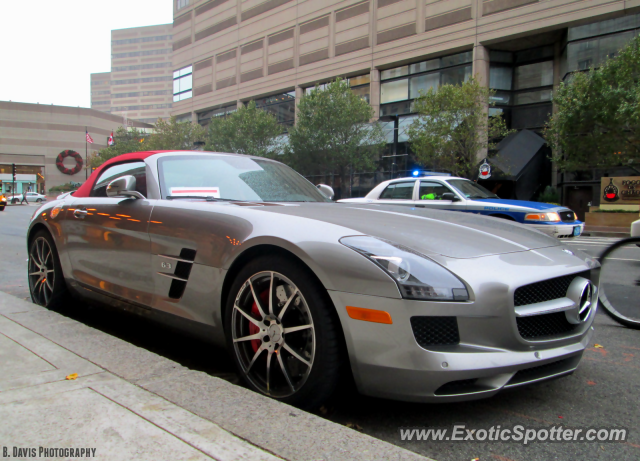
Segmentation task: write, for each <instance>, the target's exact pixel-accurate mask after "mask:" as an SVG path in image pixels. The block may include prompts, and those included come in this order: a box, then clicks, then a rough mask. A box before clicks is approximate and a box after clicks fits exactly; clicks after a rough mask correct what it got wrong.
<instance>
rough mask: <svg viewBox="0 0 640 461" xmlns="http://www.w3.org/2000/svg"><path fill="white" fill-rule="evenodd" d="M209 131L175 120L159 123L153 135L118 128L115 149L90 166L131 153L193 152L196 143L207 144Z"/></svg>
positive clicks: (91, 161) (96, 158)
mask: <svg viewBox="0 0 640 461" xmlns="http://www.w3.org/2000/svg"><path fill="white" fill-rule="evenodd" d="M205 137H206V130H205V129H204V128H202V127H201V126H200V125H198V124H197V123H190V122H189V123H179V122H177V121H176V118H175V117H171V118H170V119H169V120H168V121H165V120H163V119H158V121H157V122H156V124H155V125H154V129H153V133H150V134H146V133H144V132H142V131H140V130H137V129H136V128H129V129H126V128H124V127H118V129H117V130H116V132H115V134H114V135H113V140H114V142H115V143H114V145H113V146H110V147H107V148H106V149H102V150H101V151H100V152H98V155H96V156H93V157H92V158H91V160H90V161H89V163H90V164H91V166H92V167H93V168H95V167H98V166H100V165H102V164H103V163H104V162H106V161H107V160H109V159H110V158H113V157H117V156H118V155H122V154H128V153H129V152H140V151H145V150H193V147H194V146H193V143H194V142H195V141H204V140H205Z"/></svg>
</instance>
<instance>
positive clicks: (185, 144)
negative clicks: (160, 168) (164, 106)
mask: <svg viewBox="0 0 640 461" xmlns="http://www.w3.org/2000/svg"><path fill="white" fill-rule="evenodd" d="M206 134H207V130H206V129H204V128H203V127H201V126H200V125H198V124H197V123H191V122H178V121H176V117H175V116H171V117H170V118H169V120H163V119H161V118H160V119H158V121H157V122H156V124H155V126H154V128H153V133H152V134H151V135H150V136H148V138H147V139H145V140H144V143H143V144H144V148H145V150H193V148H194V143H195V142H197V141H200V142H204V141H206Z"/></svg>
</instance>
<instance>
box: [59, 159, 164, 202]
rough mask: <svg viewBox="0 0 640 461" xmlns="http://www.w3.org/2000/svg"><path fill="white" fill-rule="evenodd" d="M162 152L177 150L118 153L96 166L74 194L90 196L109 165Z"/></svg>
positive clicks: (76, 195) (75, 195)
mask: <svg viewBox="0 0 640 461" xmlns="http://www.w3.org/2000/svg"><path fill="white" fill-rule="evenodd" d="M162 152H176V151H170V150H150V151H146V152H132V153H130V154H122V155H118V156H117V157H113V158H112V159H109V160H107V161H106V162H104V163H103V164H102V165H100V166H99V167H98V168H96V171H94V172H93V173H91V176H89V179H87V180H86V181H85V182H84V184H83V185H82V186H80V188H79V189H78V190H77V191H75V192H74V193H73V194H72V195H73V196H74V197H89V194H90V193H91V189H93V186H94V185H95V183H96V180H97V179H98V177H99V176H100V173H102V170H104V169H105V168H107V167H108V166H111V165H116V164H118V163H127V162H133V161H136V160H138V161H140V160H144V159H146V158H147V157H150V156H152V155H155V154H159V153H162Z"/></svg>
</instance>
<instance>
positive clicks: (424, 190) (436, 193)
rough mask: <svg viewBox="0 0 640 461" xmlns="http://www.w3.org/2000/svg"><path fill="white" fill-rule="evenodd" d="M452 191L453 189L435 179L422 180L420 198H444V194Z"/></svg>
mask: <svg viewBox="0 0 640 461" xmlns="http://www.w3.org/2000/svg"><path fill="white" fill-rule="evenodd" d="M447 192H449V193H451V189H449V188H448V187H447V186H445V185H444V184H442V183H439V182H435V181H420V193H419V194H418V197H419V198H420V200H443V199H442V194H446V193H447Z"/></svg>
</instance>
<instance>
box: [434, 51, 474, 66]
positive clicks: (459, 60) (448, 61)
mask: <svg viewBox="0 0 640 461" xmlns="http://www.w3.org/2000/svg"><path fill="white" fill-rule="evenodd" d="M440 59H441V61H440V64H441V66H442V67H449V66H457V65H458V64H465V63H467V62H471V60H472V59H473V51H465V52H464V53H458V54H453V55H451V56H445V57H443V58H440Z"/></svg>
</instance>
